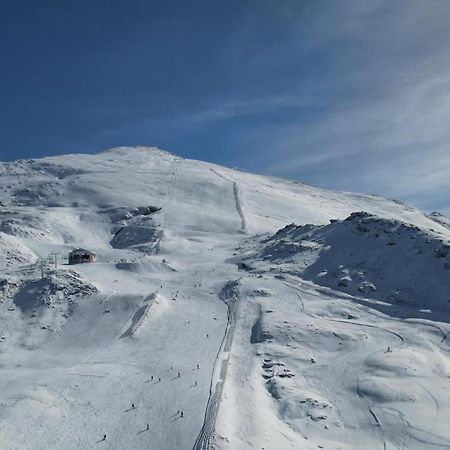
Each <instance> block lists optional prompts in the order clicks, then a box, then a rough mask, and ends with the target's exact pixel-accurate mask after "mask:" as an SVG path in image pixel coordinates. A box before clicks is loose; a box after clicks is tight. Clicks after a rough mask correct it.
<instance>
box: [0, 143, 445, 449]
mask: <svg viewBox="0 0 450 450" xmlns="http://www.w3.org/2000/svg"><path fill="white" fill-rule="evenodd" d="M330 220H331V223H330ZM308 224H309V225H308ZM449 224H450V221H449V219H448V218H446V217H444V216H442V215H440V214H438V213H433V214H430V215H426V214H424V213H422V212H421V211H419V210H417V209H415V208H412V207H410V206H407V205H404V204H403V203H400V202H397V201H393V200H386V199H383V198H379V197H376V196H371V195H358V194H352V193H343V192H331V191H327V190H324V189H319V188H316V187H313V186H309V185H305V184H302V183H299V182H293V181H287V180H282V179H278V178H270V177H263V176H258V175H252V174H248V173H243V172H238V171H235V170H231V169H227V168H224V167H220V166H216V165H213V164H208V163H204V162H199V161H191V160H185V159H182V158H179V157H177V156H174V155H172V154H170V153H167V152H163V151H161V150H158V149H155V148H146V147H132V148H116V149H112V150H109V151H106V152H103V153H100V154H98V155H67V156H58V157H50V158H43V159H39V160H27V161H16V162H12V163H0V375H1V376H0V448H1V449H7V450H13V449H30V450H31V449H32V450H38V449H161V450H182V449H195V450H198V449H208V448H214V449H232V450H241V449H242V450H245V449H265V450H279V449H317V448H324V449H358V450H361V449H380V450H382V449H384V450H386V449H408V450H409V449H450V426H449V424H450V389H449V386H450V244H449V242H450V225H449ZM75 248H84V249H88V250H91V251H94V252H95V253H96V254H97V262H95V263H88V264H78V265H68V264H67V255H68V253H69V251H71V250H73V249H75ZM55 257H56V259H57V265H56V267H55V265H54V264H53V263H52V262H53V261H54V258H55ZM41 271H43V272H44V277H43V278H42V277H41ZM181 413H183V414H182V415H181ZM147 424H148V429H147ZM104 435H106V439H104Z"/></svg>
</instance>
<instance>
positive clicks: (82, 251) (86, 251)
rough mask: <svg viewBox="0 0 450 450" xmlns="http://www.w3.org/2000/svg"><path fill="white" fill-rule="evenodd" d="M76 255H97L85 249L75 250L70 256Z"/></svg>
mask: <svg viewBox="0 0 450 450" xmlns="http://www.w3.org/2000/svg"><path fill="white" fill-rule="evenodd" d="M75 253H83V254H85V253H87V254H89V255H95V254H96V253H95V252H91V251H90V250H86V249H85V248H75V249H74V250H72V251H71V252H70V254H75Z"/></svg>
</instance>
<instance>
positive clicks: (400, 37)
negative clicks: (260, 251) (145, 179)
mask: <svg viewBox="0 0 450 450" xmlns="http://www.w3.org/2000/svg"><path fill="white" fill-rule="evenodd" d="M449 23H450V2H447V1H444V0H439V1H437V0H428V1H422V0H417V1H414V0H396V1H392V0H386V1H384V0H383V1H381V0H367V1H359V0H352V1H349V0H320V1H315V0H308V1H307V0H304V1H303V0H295V1H291V0H285V1H284V0H271V1H269V0H258V1H246V0H240V1H234V0H228V1H222V0H214V1H210V0H209V1H203V0H198V1H192V2H188V1H185V0H177V1H148V0H145V1H144V0H142V1H139V0H127V1H122V0H115V1H96V0H89V1H85V0H78V1H74V2H62V1H57V0H53V1H50V0H41V1H39V2H37V1H26V0H22V1H20V0H1V1H0V58H1V59H0V67H1V70H0V121H1V128H0V159H2V160H13V159H18V158H32V157H39V156H44V155H53V154H62V153H73V152H82V153H94V152H97V151H100V150H102V149H105V148H108V147H114V146H120V145H136V144H146V145H151V146H158V147H160V148H163V149H167V150H170V151H173V152H174V153H178V154H180V155H182V156H186V157H191V158H197V159H203V160H207V161H212V162H216V163H219V164H225V165H228V166H232V167H239V168H242V169H245V170H250V171H256V172H259V173H264V174H273V175H279V176H286V177H290V178H296V179H300V180H302V181H305V182H309V183H312V184H316V185H320V186H324V187H328V188H333V189H341V190H353V191H360V192H369V193H376V194H380V195H383V196H387V197H393V198H399V199H401V200H404V201H406V202H409V203H412V204H415V205H417V206H419V207H421V208H424V209H427V210H436V209H437V210H441V211H444V212H446V213H448V214H449V213H450V147H449V146H450V125H449V124H450V26H449V25H448V24H449Z"/></svg>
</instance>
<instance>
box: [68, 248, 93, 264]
mask: <svg viewBox="0 0 450 450" xmlns="http://www.w3.org/2000/svg"><path fill="white" fill-rule="evenodd" d="M96 258H97V255H96V253H94V252H91V251H89V250H85V249H84V248H76V249H75V250H72V251H71V252H70V253H69V264H80V263H92V262H95V260H96Z"/></svg>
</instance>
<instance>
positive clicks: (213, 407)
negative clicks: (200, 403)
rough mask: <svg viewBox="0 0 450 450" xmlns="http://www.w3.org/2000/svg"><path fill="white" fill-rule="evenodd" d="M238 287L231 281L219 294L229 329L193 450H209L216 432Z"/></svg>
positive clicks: (223, 340)
mask: <svg viewBox="0 0 450 450" xmlns="http://www.w3.org/2000/svg"><path fill="white" fill-rule="evenodd" d="M238 286H239V284H238V281H230V282H228V283H227V284H226V285H225V286H224V288H223V289H222V290H221V291H220V293H219V298H220V299H221V300H223V301H224V302H225V303H226V305H227V307H228V321H227V328H226V330H225V334H224V337H223V339H222V343H221V346H220V348H219V351H218V352H217V356H216V362H215V365H214V369H213V374H212V377H211V386H210V396H209V399H208V403H207V405H206V412H205V417H204V420H203V426H202V428H201V430H200V433H199V435H198V437H197V440H196V441H195V444H194V447H193V450H208V449H209V443H210V441H211V437H212V434H213V431H214V427H215V422H216V418H217V413H218V412H219V406H220V399H221V397H222V391H223V385H224V383H225V379H226V377H227V372H228V364H229V359H230V350H231V344H232V342H233V335H234V330H235V326H236V312H237V301H238V298H239V292H238V290H237V289H238ZM220 354H222V355H223V358H222V359H221V360H220V372H219V374H218V375H217V370H218V365H219V358H220ZM215 379H217V381H216V384H215V386H214V392H213V384H214V381H215Z"/></svg>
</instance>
